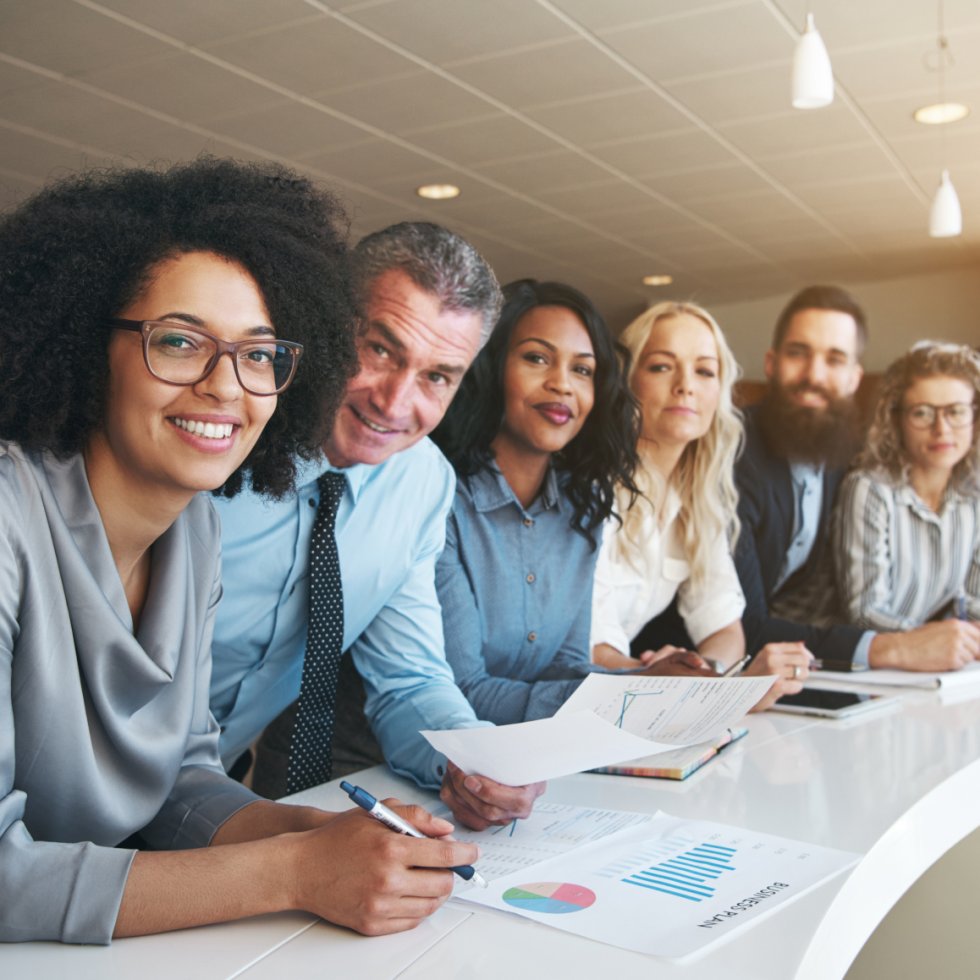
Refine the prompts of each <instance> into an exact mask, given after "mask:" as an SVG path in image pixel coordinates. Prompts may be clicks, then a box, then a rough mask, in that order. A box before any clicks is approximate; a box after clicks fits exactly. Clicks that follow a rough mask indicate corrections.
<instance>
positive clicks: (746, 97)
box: [664, 51, 792, 126]
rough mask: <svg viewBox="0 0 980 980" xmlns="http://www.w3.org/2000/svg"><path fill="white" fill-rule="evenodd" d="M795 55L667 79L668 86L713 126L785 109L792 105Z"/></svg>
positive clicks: (666, 86)
mask: <svg viewBox="0 0 980 980" xmlns="http://www.w3.org/2000/svg"><path fill="white" fill-rule="evenodd" d="M791 54H792V52H791V51H787V57H786V59H785V60H784V61H780V62H779V63H777V64H766V65H757V64H753V65H751V66H749V67H748V68H742V69H739V70H734V71H726V72H711V73H709V74H707V75H695V76H685V77H683V78H679V79H675V80H667V81H665V82H664V88H665V89H667V91H668V92H670V94H671V95H673V96H674V97H675V98H676V99H677V100H678V101H679V102H681V103H683V104H684V105H685V106H686V107H687V108H688V109H690V110H691V112H693V113H694V114H695V115H697V116H698V117H699V118H700V119H703V120H704V121H705V122H706V123H709V124H711V125H713V126H715V125H718V124H720V123H725V122H730V121H732V120H734V119H751V118H752V117H753V116H769V115H772V114H773V113H778V112H785V111H786V110H787V109H789V108H791V102H790V97H791V92H790V73H791V61H790V55H791Z"/></svg>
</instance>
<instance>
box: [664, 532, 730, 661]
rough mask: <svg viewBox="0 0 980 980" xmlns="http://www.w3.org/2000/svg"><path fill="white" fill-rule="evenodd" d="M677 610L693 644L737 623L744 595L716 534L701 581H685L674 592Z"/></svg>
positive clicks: (726, 547) (725, 540) (726, 546)
mask: <svg viewBox="0 0 980 980" xmlns="http://www.w3.org/2000/svg"><path fill="white" fill-rule="evenodd" d="M678 610H679V611H680V614H681V616H682V617H683V619H684V625H685V627H686V628H687V632H688V634H689V635H690V637H691V639H692V640H693V641H694V643H695V645H698V644H700V643H701V642H702V641H704V640H705V639H706V638H707V637H709V636H711V635H712V634H713V633H717V632H718V630H720V629H724V628H725V627H726V626H728V625H730V624H731V623H734V622H735V621H736V620H741V618H742V613H743V612H744V611H745V596H744V595H742V587H741V585H739V581H738V572H736V571H735V562H734V560H733V558H732V553H731V550H730V547H729V544H728V537H727V535H725V534H720V535H718V537H717V538H716V539H715V542H714V544H713V546H712V549H711V559H710V561H709V563H708V567H707V569H706V570H705V574H704V576H703V577H702V578H701V579H698V580H695V579H693V578H689V579H688V580H687V581H686V582H683V583H682V584H681V586H680V588H679V589H678Z"/></svg>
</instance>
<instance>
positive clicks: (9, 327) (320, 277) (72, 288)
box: [0, 157, 357, 496]
mask: <svg viewBox="0 0 980 980" xmlns="http://www.w3.org/2000/svg"><path fill="white" fill-rule="evenodd" d="M347 234H348V220H347V216H346V214H345V212H344V210H343V208H342V207H341V205H340V204H339V203H338V202H337V200H336V199H335V198H334V197H333V196H332V195H331V194H329V193H327V192H325V191H323V190H322V189H318V188H317V187H315V186H314V185H313V184H312V183H311V182H310V181H308V180H306V179H305V178H302V177H300V176H298V175H297V174H295V173H293V172H291V171H289V170H287V169H285V168H283V167H279V166H274V165H258V164H246V163H239V162H236V161H233V160H221V159H214V158H211V157H201V158H199V159H197V160H195V161H194V162H191V163H183V164H178V165H176V166H173V167H171V168H169V169H166V170H151V169H120V170H98V171H89V172H86V173H82V174H79V175H76V176H72V177H69V178H67V179H65V180H61V181H59V182H57V183H55V184H52V185H50V186H48V187H46V188H45V189H43V190H41V191H40V192H39V193H38V194H36V195H35V196H34V197H32V198H30V199H29V200H27V201H26V202H25V203H23V204H22V205H21V206H20V207H18V208H17V209H16V210H14V211H13V212H11V213H10V214H8V215H6V216H4V217H3V218H2V220H0V372H2V376H3V382H4V392H3V397H2V398H0V438H3V439H10V440H14V441H17V442H19V443H20V444H21V445H23V446H24V447H26V448H29V449H45V450H49V451H50V452H52V453H54V454H56V455H58V456H62V457H63V456H67V455H70V454H72V453H76V452H80V451H81V450H82V449H83V448H84V446H85V445H86V444H87V442H88V440H89V438H90V436H91V435H92V433H93V432H94V431H97V430H99V428H100V427H101V426H102V424H103V412H104V405H105V392H106V385H107V380H108V355H107V350H108V343H109V338H110V329H111V328H110V326H109V324H108V320H109V319H110V318H111V317H113V316H118V315H119V313H120V311H121V310H123V309H124V308H125V307H126V306H127V305H128V304H129V303H130V302H132V301H133V300H134V299H135V298H136V297H137V296H138V295H139V294H140V291H141V290H142V289H143V288H144V287H145V285H146V283H147V281H148V279H149V277H150V275H151V274H152V271H153V269H154V267H155V266H157V264H158V263H160V262H161V261H163V260H165V259H169V258H173V257H175V256H177V255H181V254H184V253H187V252H198V251H201V252H212V253H215V254H217V255H220V256H222V257H224V258H227V259H230V260H232V261H234V262H236V263H237V264H239V265H240V266H242V267H243V268H244V269H245V270H247V271H248V273H249V274H250V275H251V276H252V278H253V279H254V280H255V282H256V283H257V284H258V287H259V289H260V290H261V292H262V296H263V299H264V300H265V304H266V307H267V308H268V310H269V314H270V316H271V318H272V323H273V325H274V326H275V328H276V333H277V334H278V336H279V337H281V338H283V339H285V340H294V341H298V342H299V343H301V344H302V345H303V347H304V352H303V357H302V359H301V360H300V363H299V368H298V370H297V372H296V377H295V379H294V381H293V383H292V386H291V387H290V388H289V389H288V390H287V391H286V392H285V393H284V394H282V395H280V396H279V400H278V404H277V408H276V411H275V413H274V414H273V416H272V418H271V419H270V421H269V423H268V424H267V425H266V427H265V430H264V432H263V433H262V435H261V436H260V438H259V440H258V442H257V443H256V445H255V447H254V448H253V450H252V452H251V453H250V454H249V456H248V458H247V459H246V460H245V462H244V463H243V465H242V466H241V467H240V468H239V469H238V470H237V471H236V472H235V473H233V474H232V475H231V476H230V477H229V478H228V480H227V482H226V483H225V484H224V486H223V487H221V488H219V490H218V491H217V492H220V493H224V494H225V495H227V496H232V495H234V494H235V493H236V492H237V491H238V490H239V489H240V488H241V486H242V481H243V477H244V476H248V478H249V480H250V482H251V485H252V487H253V488H254V489H255V490H257V491H258V492H260V493H266V494H269V495H271V496H281V495H282V494H284V493H286V492H287V491H289V490H290V489H291V488H292V485H293V479H294V476H295V457H296V456H301V457H304V458H310V457H312V456H313V455H315V453H316V452H317V450H318V448H319V446H320V444H321V443H322V441H323V438H324V436H325V434H326V433H327V431H328V429H329V425H330V423H331V421H332V418H333V414H334V412H335V411H336V408H337V406H338V405H339V403H340V399H341V397H342V396H343V392H344V388H345V387H346V384H347V381H348V379H349V378H350V377H351V376H352V374H353V373H354V371H355V370H356V366H357V359H356V351H355V347H354V330H355V318H356V314H355V310H356V307H355V298H354V291H353V286H352V282H351V271H350V264H349V254H348V248H347Z"/></svg>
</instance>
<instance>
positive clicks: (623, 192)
mask: <svg viewBox="0 0 980 980" xmlns="http://www.w3.org/2000/svg"><path fill="white" fill-rule="evenodd" d="M537 197H538V198H539V199H540V200H542V201H545V202H546V203H548V204H550V205H552V206H553V207H557V208H561V209H562V210H567V211H568V212H569V213H570V214H575V215H578V217H580V218H590V217H600V218H601V217H603V216H604V215H607V214H610V213H615V212H620V211H636V210H637V209H640V208H646V207H648V206H649V205H650V204H655V203H656V202H655V201H654V199H653V198H652V195H650V194H647V193H644V192H643V191H642V190H639V189H637V188H636V187H634V186H633V185H632V184H628V183H626V182H625V181H621V180H604V181H597V182H595V183H591V184H580V185H578V186H575V185H572V186H570V187H560V188H554V189H547V188H546V189H544V190H540V191H538V193H537Z"/></svg>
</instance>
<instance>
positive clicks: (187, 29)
mask: <svg viewBox="0 0 980 980" xmlns="http://www.w3.org/2000/svg"><path fill="white" fill-rule="evenodd" d="M33 2H34V0H31V3H33ZM99 3H100V4H101V6H103V7H108V8H109V9H110V10H114V11H116V12H117V13H119V14H122V15H123V16H125V17H128V18H130V19H131V20H135V21H139V22H140V23H142V24H145V25H146V26H148V27H151V28H153V29H154V30H157V31H160V32H161V33H163V34H169V35H171V36H172V37H175V38H178V39H180V40H181V41H186V42H189V43H191V44H195V45H200V44H208V43H211V42H214V41H216V40H219V39H220V38H225V37H238V36H241V35H243V34H250V33H252V32H254V31H261V30H266V29H269V28H276V27H281V26H282V25H283V24H286V23H291V22H293V21H311V20H317V19H319V18H322V17H323V14H322V13H317V11H316V10H314V9H313V8H312V7H311V6H310V5H309V4H308V3H304V2H303V0H275V3H269V0H207V2H206V3H202V2H201V0H166V3H161V2H160V0H99Z"/></svg>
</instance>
